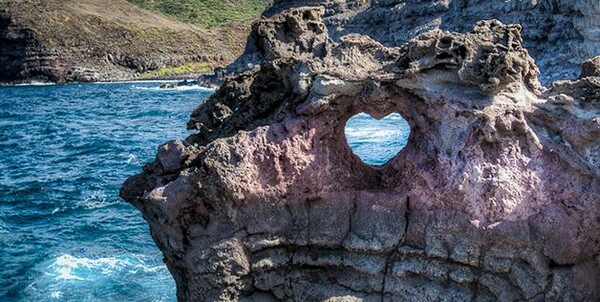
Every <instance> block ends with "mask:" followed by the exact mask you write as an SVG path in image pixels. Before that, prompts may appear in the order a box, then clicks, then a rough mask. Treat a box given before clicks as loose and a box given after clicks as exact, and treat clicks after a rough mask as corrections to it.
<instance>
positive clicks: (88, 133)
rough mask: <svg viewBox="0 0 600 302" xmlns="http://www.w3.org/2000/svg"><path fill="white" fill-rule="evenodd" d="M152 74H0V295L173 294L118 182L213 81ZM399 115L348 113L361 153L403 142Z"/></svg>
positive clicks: (351, 136) (172, 133)
mask: <svg viewBox="0 0 600 302" xmlns="http://www.w3.org/2000/svg"><path fill="white" fill-rule="evenodd" d="M159 85H160V83H157V82H129V83H107V84H69V85H35V86H0V171H2V172H1V173H0V301H124V300H127V301H174V300H175V283H174V281H173V279H172V277H171V276H170V274H169V272H168V270H167V268H166V267H165V265H164V264H163V263H162V256H161V253H160V251H159V250H158V248H157V247H156V246H155V245H154V242H153V241H152V239H151V237H150V235H149V230H148V227H147V225H146V223H145V222H144V221H143V219H142V217H141V214H140V213H139V212H138V211H137V210H136V209H135V208H134V207H133V206H131V205H129V204H127V203H126V202H124V201H123V200H121V199H120V198H119V196H118V191H119V188H120V186H121V183H122V182H123V181H124V180H125V179H126V178H127V177H128V176H130V175H133V174H135V173H139V172H140V171H141V167H142V165H143V164H144V163H145V162H149V161H151V160H152V159H153V158H154V155H155V153H156V148H157V147H158V145H160V144H162V143H164V142H166V141H168V140H172V139H182V138H184V137H186V136H187V135H188V134H189V133H188V132H187V131H186V130H185V123H186V121H187V119H188V117H189V114H190V113H191V111H192V110H193V108H195V107H196V106H197V105H198V104H199V103H201V102H202V101H203V100H204V99H205V98H206V97H208V96H209V95H210V94H211V93H212V91H211V90H208V89H203V88H200V87H195V88H194V87H183V88H180V89H168V90H161V89H158V88H157V87H158V86H159ZM405 123H406V122H405V121H404V120H403V119H402V118H401V117H400V116H399V115H391V116H388V117H386V118H385V119H383V120H381V121H375V120H374V119H372V118H371V117H370V116H368V115H366V114H359V115H357V116H355V117H354V118H352V119H351V120H350V121H348V123H347V127H346V136H347V138H348V142H349V143H350V146H351V147H352V148H353V149H354V151H355V152H356V154H358V155H359V156H361V157H362V158H363V160H365V162H367V163H369V164H373V165H380V164H383V163H385V162H386V161H387V160H388V159H389V158H391V157H393V156H395V155H396V153H397V152H398V150H399V149H400V148H401V147H402V146H403V145H404V144H406V138H407V134H408V132H407V131H408V125H406V124H405Z"/></svg>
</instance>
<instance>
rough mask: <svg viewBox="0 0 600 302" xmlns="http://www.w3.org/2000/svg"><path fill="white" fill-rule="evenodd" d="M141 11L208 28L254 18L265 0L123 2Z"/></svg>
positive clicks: (258, 13) (131, 0) (137, 0)
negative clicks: (131, 4)
mask: <svg viewBox="0 0 600 302" xmlns="http://www.w3.org/2000/svg"><path fill="white" fill-rule="evenodd" d="M127 1H129V2H131V3H133V4H135V5H137V6H139V7H141V8H144V9H148V10H151V11H155V12H159V13H162V14H164V15H167V16H170V17H172V18H175V19H177V20H180V21H184V22H189V23H193V24H197V25H200V26H203V27H206V28H212V27H215V26H219V25H221V24H225V23H232V22H244V21H248V20H251V19H255V18H257V17H258V16H260V14H261V12H262V11H264V10H265V8H266V7H267V5H268V3H269V2H270V1H268V0H127Z"/></svg>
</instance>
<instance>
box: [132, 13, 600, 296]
mask: <svg viewBox="0 0 600 302" xmlns="http://www.w3.org/2000/svg"><path fill="white" fill-rule="evenodd" d="M324 13H325V11H324V9H323V8H314V7H312V8H311V7H303V8H297V9H293V10H289V11H286V12H284V13H282V14H278V15H275V16H273V17H271V18H268V19H264V20H262V21H260V22H258V23H257V24H256V25H255V26H254V33H253V34H254V36H255V37H256V41H257V44H256V45H257V50H258V51H260V54H261V56H262V57H264V61H263V63H262V64H260V65H258V66H255V67H254V68H253V69H251V70H249V71H247V72H245V73H243V74H239V75H238V76H236V77H235V78H231V79H229V80H227V81H226V82H225V83H224V84H223V86H222V87H220V89H218V90H217V92H216V93H215V94H214V95H213V96H212V97H211V98H209V99H208V100H207V101H206V102H205V103H204V104H202V105H200V106H199V107H198V108H197V109H196V110H194V112H193V114H192V116H191V118H190V121H189V123H188V127H189V128H190V129H192V130H195V131H196V133H195V134H194V135H191V136H190V137H188V138H187V139H186V140H185V141H174V142H169V143H167V144H165V145H163V146H161V147H160V148H159V150H158V155H157V157H156V160H155V161H154V162H153V163H151V164H148V165H146V166H145V167H144V172H143V173H142V174H139V175H136V176H134V177H131V178H130V179H128V180H127V181H126V182H125V184H124V185H123V188H122V191H121V195H122V196H123V197H124V198H125V199H126V200H127V201H129V202H131V203H133V204H134V205H135V206H136V207H137V208H138V209H139V210H140V211H141V212H142V213H143V215H144V218H145V219H146V220H147V221H148V223H149V225H150V229H151V232H152V235H153V238H154V240H155V241H156V243H157V245H158V247H159V248H160V249H161V251H162V252H163V254H164V259H165V263H166V264H167V266H168V268H169V270H170V271H171V273H172V274H173V276H174V278H175V280H176V283H177V293H178V298H179V300H181V301H211V300H224V301H226V300H246V301H279V300H284V301H359V300H365V301H382V300H383V301H424V300H431V301H451V300H452V301H456V300H459V301H462V300H476V301H488V300H489V301H495V300H501V301H515V300H535V301H542V300H550V301H552V300H560V301H595V300H598V299H599V298H600V292H599V290H600V286H599V284H600V266H599V261H600V77H599V73H600V68H598V65H599V64H598V60H600V58H595V59H592V60H590V61H587V62H586V63H585V64H584V68H583V71H584V72H583V73H582V74H581V77H580V78H579V79H577V80H576V81H563V82H557V83H555V86H554V87H552V88H551V89H549V90H547V89H545V88H543V87H542V86H541V85H540V84H539V82H538V79H537V77H538V74H539V71H538V68H537V67H536V65H535V63H534V60H533V59H532V58H531V57H530V56H529V54H528V52H527V50H525V49H524V48H523V47H522V43H523V41H522V38H521V27H520V26H519V25H504V24H502V23H500V22H499V21H496V20H490V21H481V22H478V23H477V24H476V25H475V27H474V28H473V30H472V31H471V32H470V33H466V34H459V33H451V32H446V31H441V30H432V31H429V32H426V33H424V34H421V35H419V36H418V37H416V38H414V39H412V40H410V41H409V42H408V43H406V44H404V45H402V46H401V47H397V48H388V47H384V46H382V45H381V44H380V43H378V42H376V41H374V40H372V39H371V38H369V37H367V36H362V35H356V34H352V35H347V36H343V37H341V38H340V39H339V42H334V41H332V40H331V39H330V35H329V33H328V30H327V27H326V25H325V23H324V22H323V20H322V16H323V15H324ZM360 112H365V113H368V114H370V115H372V116H373V117H376V118H381V117H384V116H386V115H388V114H390V113H394V112H397V113H400V114H401V115H402V116H403V117H404V118H406V120H407V121H408V123H409V124H410V126H411V135H410V138H409V141H408V144H407V146H406V147H405V148H404V149H403V150H402V151H401V152H400V153H399V154H398V155H397V156H396V157H394V158H393V159H391V160H390V161H389V162H388V163H386V164H385V165H383V166H377V167H375V166H370V165H367V164H365V163H363V162H362V161H361V160H360V159H359V158H358V157H357V156H356V155H354V154H353V153H352V151H351V149H350V148H349V146H348V144H347V142H346V138H345V136H344V126H345V122H346V121H347V120H348V119H349V118H350V117H351V116H353V115H354V114H357V113H360Z"/></svg>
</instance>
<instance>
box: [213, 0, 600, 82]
mask: <svg viewBox="0 0 600 302" xmlns="http://www.w3.org/2000/svg"><path fill="white" fill-rule="evenodd" d="M306 5H312V6H323V7H324V8H325V13H324V17H323V19H324V22H325V25H326V26H327V28H328V30H329V36H330V37H331V38H332V39H333V40H335V41H338V40H339V38H340V37H342V36H344V35H347V34H350V33H358V34H364V35H367V36H369V37H371V38H372V39H374V40H375V41H377V42H379V43H381V44H383V45H384V46H387V47H397V46H401V45H402V44H404V43H407V42H408V41H409V40H410V39H412V38H414V37H416V36H418V35H420V34H422V33H425V32H427V31H430V30H433V29H442V30H447V31H456V32H467V31H469V30H470V29H471V28H473V26H474V25H475V23H477V22H478V21H479V20H483V19H498V20H500V21H502V22H503V23H511V24H513V23H514V24H521V26H522V27H523V28H522V33H521V34H522V36H523V38H524V42H523V45H524V46H525V47H526V48H527V49H528V50H529V52H530V55H531V56H532V57H533V58H534V59H535V60H536V64H537V65H538V66H539V67H540V69H541V71H542V72H541V74H540V77H539V78H540V80H541V82H542V83H543V84H544V85H549V84H550V83H551V82H552V81H555V80H560V79H576V78H577V75H578V74H579V67H580V65H581V62H582V61H583V60H584V59H586V58H588V57H591V56H594V55H598V54H600V1H598V0H502V1H500V0H496V1H494V0H371V1H370V0H275V1H274V3H273V5H272V6H271V8H269V9H268V10H267V11H266V12H265V13H264V16H267V17H270V16H272V15H275V14H278V13H280V12H282V11H283V10H286V9H290V8H294V7H299V6H306ZM261 59H262V58H261V56H260V51H258V50H257V48H256V47H254V45H253V40H252V37H251V39H250V41H249V43H248V47H247V49H246V52H245V55H244V56H241V57H240V58H239V59H238V60H237V61H236V62H234V63H233V64H231V65H230V66H229V67H228V68H227V72H228V73H237V72H238V71H239V70H240V69H242V70H243V69H247V66H248V65H249V64H250V66H252V65H256V64H260V61H261ZM226 74H227V73H226ZM205 82H206V81H205Z"/></svg>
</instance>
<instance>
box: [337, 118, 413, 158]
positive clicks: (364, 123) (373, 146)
mask: <svg viewBox="0 0 600 302" xmlns="http://www.w3.org/2000/svg"><path fill="white" fill-rule="evenodd" d="M345 134H346V140H347V141H348V144H349V145H350V148H351V149H352V151H353V152H354V154H356V155H358V157H360V158H361V159H362V160H363V162H365V163H367V164H370V165H375V166H379V165H383V164H385V163H386V162H388V161H389V160H390V159H392V158H393V157H394V156H396V154H398V152H400V151H401V150H402V148H404V147H405V146H406V144H407V143H408V137H409V135H410V126H409V125H408V122H406V120H405V119H404V118H403V117H402V116H401V115H400V114H398V113H392V114H390V115H388V116H386V117H384V118H382V119H381V120H376V119H374V118H372V117H371V116H370V115H367V114H366V113H359V114H357V115H355V116H353V117H351V118H350V119H349V120H348V121H347V122H346V128H345Z"/></svg>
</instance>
